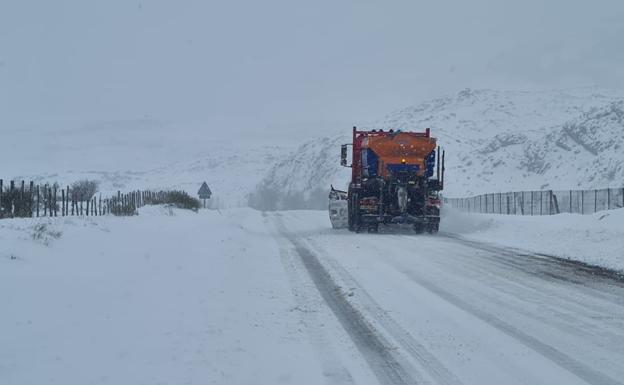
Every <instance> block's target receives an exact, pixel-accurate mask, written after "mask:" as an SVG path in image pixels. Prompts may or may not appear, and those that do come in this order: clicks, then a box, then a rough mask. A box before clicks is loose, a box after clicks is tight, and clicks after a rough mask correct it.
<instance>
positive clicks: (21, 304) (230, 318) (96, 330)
mask: <svg viewBox="0 0 624 385" xmlns="http://www.w3.org/2000/svg"><path fill="white" fill-rule="evenodd" d="M0 245H2V247H1V248H0V305H1V307H2V316H1V317H0V383H1V384H20V385H27V384H32V385H41V384H64V385H71V384H76V385H83V384H92V383H103V384H107V383H108V384H116V385H121V384H129V385H130V384H133V385H134V384H189V383H194V384H195V383H197V384H252V383H291V384H306V383H307V384H317V383H321V382H322V377H321V374H322V372H323V370H321V368H320V367H319V366H318V363H317V361H318V360H316V359H315V357H314V355H313V350H311V348H310V346H309V345H310V343H309V339H308V336H307V334H306V332H305V330H304V328H303V326H302V321H301V314H305V312H307V311H309V310H308V309H307V308H306V307H305V306H306V305H305V304H302V303H299V302H297V298H295V296H294V295H293V294H292V293H291V288H290V284H289V280H288V278H287V275H286V274H285V272H284V268H283V266H282V262H281V260H280V257H279V255H280V250H279V247H278V245H277V244H276V242H274V240H273V239H272V237H271V236H270V235H269V230H268V229H267V224H266V220H265V219H264V218H263V217H262V216H261V215H260V213H259V212H256V211H253V210H249V209H238V210H228V211H227V212H224V213H219V212H217V211H205V210H203V211H201V212H200V213H199V214H194V213H192V212H187V211H181V210H169V209H165V208H160V207H151V208H150V207H147V208H144V209H142V211H141V215H140V216H138V217H131V218H114V217H98V218H68V219H61V218H56V219H40V220H30V219H24V220H3V221H1V222H0ZM318 319H319V320H320V321H319V322H328V321H324V318H323V316H322V315H319V318H318ZM330 336H331V334H330ZM328 338H329V337H328ZM330 339H331V340H333V336H331V338H330ZM338 343H339V342H338ZM348 358H349V357H346V359H348ZM356 369H357V368H356ZM354 371H355V372H357V370H354ZM360 371H361V370H360Z"/></svg>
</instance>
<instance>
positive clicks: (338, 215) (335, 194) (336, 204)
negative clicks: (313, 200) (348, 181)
mask: <svg viewBox="0 0 624 385" xmlns="http://www.w3.org/2000/svg"><path fill="white" fill-rule="evenodd" d="M347 198H348V194H347V192H346V191H341V190H336V189H335V188H334V186H331V190H330V191H329V221H330V222H331V224H332V227H333V228H334V229H343V228H347V227H348V225H349V211H348V206H349V203H348V200H347Z"/></svg>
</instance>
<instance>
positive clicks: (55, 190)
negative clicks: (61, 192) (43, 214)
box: [52, 185, 58, 216]
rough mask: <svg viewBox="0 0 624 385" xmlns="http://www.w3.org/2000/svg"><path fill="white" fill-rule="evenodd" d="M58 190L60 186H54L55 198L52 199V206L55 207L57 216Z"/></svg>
mask: <svg viewBox="0 0 624 385" xmlns="http://www.w3.org/2000/svg"><path fill="white" fill-rule="evenodd" d="M57 191H58V187H56V185H55V186H54V198H53V199H52V206H53V207H52V208H53V209H54V216H57V204H56V203H57V202H56V192H57Z"/></svg>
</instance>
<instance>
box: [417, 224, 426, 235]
mask: <svg viewBox="0 0 624 385" xmlns="http://www.w3.org/2000/svg"><path fill="white" fill-rule="evenodd" d="M423 231H425V227H424V226H423V225H422V224H421V223H416V224H415V225H414V232H415V233H416V234H422V233H423Z"/></svg>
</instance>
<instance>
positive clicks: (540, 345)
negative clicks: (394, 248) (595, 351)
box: [397, 267, 622, 385]
mask: <svg viewBox="0 0 624 385" xmlns="http://www.w3.org/2000/svg"><path fill="white" fill-rule="evenodd" d="M397 268H398V267H397ZM399 271H402V272H403V273H404V274H406V276H407V277H408V278H410V279H411V280H412V281H413V282H415V283H417V284H418V285H420V286H421V287H423V288H425V289H427V290H429V291H430V292H432V293H434V294H435V295H437V296H438V297H440V298H442V299H443V300H445V301H447V302H449V303H451V304H453V305H454V306H456V307H458V308H460V309H462V310H463V311H465V312H467V313H469V314H472V315H473V316H475V317H477V318H478V319H480V320H481V321H483V322H485V323H487V324H488V325H490V326H493V327H494V328H496V329H498V330H500V331H502V332H503V333H505V334H507V335H508V336H510V337H512V338H514V339H516V340H517V341H519V342H520V343H522V344H523V345H525V346H527V347H528V348H530V349H532V350H534V351H536V352H538V353H540V354H541V355H543V356H544V357H546V358H548V359H550V360H551V361H553V362H554V363H556V364H557V365H559V366H560V367H561V368H563V369H565V370H567V371H569V372H571V373H573V374H575V375H576V376H577V377H579V378H581V379H583V380H584V381H587V382H588V383H590V384H595V385H622V382H620V381H617V380H614V379H613V378H611V377H609V376H607V375H605V374H603V373H600V372H598V371H596V370H594V369H592V368H590V367H589V366H587V365H585V364H584V363H582V362H580V361H578V360H576V359H574V358H572V357H570V356H569V355H567V354H565V353H563V352H561V351H560V350H557V349H556V348H554V347H553V346H550V345H548V344H546V343H544V342H542V341H540V340H538V339H537V338H535V337H533V336H531V335H529V334H527V333H525V332H523V331H521V330H520V329H518V328H516V327H515V326H513V325H511V324H508V323H507V322H505V321H503V320H501V319H500V318H498V317H496V316H494V315H492V314H489V313H487V312H485V311H483V310H481V309H479V308H477V307H475V306H473V305H471V304H469V303H467V302H465V301H463V300H461V298H459V297H457V296H456V295H454V294H452V293H450V292H448V291H446V290H444V289H442V288H441V287H439V286H437V285H435V284H434V283H433V282H431V281H429V280H428V279H426V278H423V277H421V276H419V275H418V274H416V273H415V272H414V271H406V270H399Z"/></svg>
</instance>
